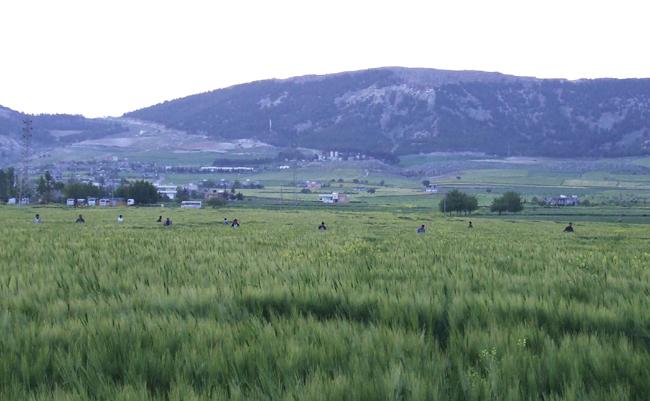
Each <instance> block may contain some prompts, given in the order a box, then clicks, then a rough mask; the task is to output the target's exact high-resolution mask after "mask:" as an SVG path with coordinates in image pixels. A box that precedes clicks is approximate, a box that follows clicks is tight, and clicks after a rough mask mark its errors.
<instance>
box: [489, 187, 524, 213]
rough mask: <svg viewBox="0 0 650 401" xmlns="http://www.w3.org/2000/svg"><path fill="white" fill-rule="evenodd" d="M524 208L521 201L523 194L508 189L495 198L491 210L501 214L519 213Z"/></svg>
mask: <svg viewBox="0 0 650 401" xmlns="http://www.w3.org/2000/svg"><path fill="white" fill-rule="evenodd" d="M523 209H524V206H523V204H522V202H521V196H519V194H518V193H516V192H512V191H508V192H505V193H504V194H503V195H501V196H500V197H498V198H494V200H493V201H492V205H491V206H490V210H491V211H493V212H498V213H499V214H501V213H503V212H511V213H517V212H520V211H522V210H523Z"/></svg>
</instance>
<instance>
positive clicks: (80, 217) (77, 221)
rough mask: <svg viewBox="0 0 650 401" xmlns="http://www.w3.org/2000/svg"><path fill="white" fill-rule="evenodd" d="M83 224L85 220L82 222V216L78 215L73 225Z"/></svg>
mask: <svg viewBox="0 0 650 401" xmlns="http://www.w3.org/2000/svg"><path fill="white" fill-rule="evenodd" d="M85 222H86V220H84V217H83V216H82V215H79V217H77V220H75V223H78V224H83V223H85Z"/></svg>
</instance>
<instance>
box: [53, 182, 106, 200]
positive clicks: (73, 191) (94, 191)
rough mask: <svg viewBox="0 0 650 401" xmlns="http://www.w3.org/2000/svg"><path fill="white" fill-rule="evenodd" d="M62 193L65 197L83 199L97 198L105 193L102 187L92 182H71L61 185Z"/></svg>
mask: <svg viewBox="0 0 650 401" xmlns="http://www.w3.org/2000/svg"><path fill="white" fill-rule="evenodd" d="M63 194H64V195H65V196H66V198H72V199H83V198H89V197H91V198H99V197H101V196H103V195H104V194H105V191H104V189H103V188H100V187H96V186H94V185H93V184H83V183H80V182H71V183H68V184H65V186H64V187H63Z"/></svg>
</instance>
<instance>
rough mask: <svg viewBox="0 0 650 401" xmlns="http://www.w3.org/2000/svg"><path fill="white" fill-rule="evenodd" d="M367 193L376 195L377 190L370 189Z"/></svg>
mask: <svg viewBox="0 0 650 401" xmlns="http://www.w3.org/2000/svg"><path fill="white" fill-rule="evenodd" d="M367 192H368V193H369V194H374V193H375V192H377V190H375V188H368V190H367Z"/></svg>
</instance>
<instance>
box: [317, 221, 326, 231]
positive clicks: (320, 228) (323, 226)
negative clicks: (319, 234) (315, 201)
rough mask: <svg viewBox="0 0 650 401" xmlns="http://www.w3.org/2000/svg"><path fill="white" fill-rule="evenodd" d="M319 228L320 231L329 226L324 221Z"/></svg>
mask: <svg viewBox="0 0 650 401" xmlns="http://www.w3.org/2000/svg"><path fill="white" fill-rule="evenodd" d="M318 229H319V230H320V231H325V230H327V226H325V222H324V221H323V222H321V223H320V226H318Z"/></svg>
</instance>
